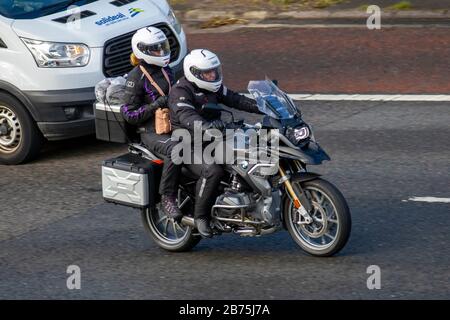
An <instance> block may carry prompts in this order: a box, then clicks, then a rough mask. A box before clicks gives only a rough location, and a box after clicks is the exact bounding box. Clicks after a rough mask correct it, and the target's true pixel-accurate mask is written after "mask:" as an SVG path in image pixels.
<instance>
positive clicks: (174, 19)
mask: <svg viewBox="0 0 450 320" xmlns="http://www.w3.org/2000/svg"><path fill="white" fill-rule="evenodd" d="M167 20H169V22H170V24H171V25H172V27H173V28H174V29H175V31H176V32H177V33H178V34H180V33H181V23H180V22H179V21H178V19H177V17H176V16H175V13H174V12H173V10H172V9H171V10H169V14H168V15H167Z"/></svg>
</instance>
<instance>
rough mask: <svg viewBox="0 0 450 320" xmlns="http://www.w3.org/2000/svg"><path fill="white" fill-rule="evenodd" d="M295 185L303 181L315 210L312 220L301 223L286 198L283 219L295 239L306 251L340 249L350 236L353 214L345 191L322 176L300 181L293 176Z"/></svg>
mask: <svg viewBox="0 0 450 320" xmlns="http://www.w3.org/2000/svg"><path fill="white" fill-rule="evenodd" d="M291 183H292V184H293V185H296V184H297V185H298V184H300V186H301V188H302V189H303V191H304V192H305V194H306V196H307V198H308V199H309V200H310V201H311V204H312V207H313V210H312V213H310V215H311V218H312V219H313V222H312V223H310V224H299V223H297V221H299V217H298V213H297V211H296V209H295V207H294V205H293V203H292V201H291V200H290V198H289V197H286V199H285V202H284V213H283V215H284V221H285V224H286V228H287V230H288V232H289V234H290V235H291V237H292V239H294V241H295V242H296V243H297V244H298V245H299V246H300V247H301V248H302V249H303V250H305V251H306V252H307V253H309V254H311V255H313V256H318V257H328V256H332V255H334V254H336V253H337V252H339V251H340V250H341V249H342V248H343V247H344V246H345V244H346V243H347V241H348V238H349V237H350V230H351V224H352V222H351V216H350V210H349V208H348V205H347V202H346V201H345V198H344V196H343V195H342V193H341V192H340V191H339V190H338V189H337V188H336V187H335V186H334V185H332V184H331V183H330V182H328V181H326V180H323V179H315V180H311V181H306V182H301V181H300V179H299V178H296V177H293V179H292V180H291Z"/></svg>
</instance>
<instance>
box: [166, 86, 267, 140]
mask: <svg viewBox="0 0 450 320" xmlns="http://www.w3.org/2000/svg"><path fill="white" fill-rule="evenodd" d="M206 103H215V104H219V103H221V104H224V105H226V106H228V107H230V108H234V109H238V110H243V111H247V112H250V113H258V114H262V113H261V112H260V111H259V109H258V107H257V105H256V101H255V100H253V99H250V98H247V97H246V96H244V95H241V94H238V93H235V92H233V91H231V90H230V89H228V88H227V87H225V86H224V85H222V86H221V87H220V89H219V91H217V92H210V91H207V90H202V89H200V88H198V87H197V86H196V85H195V84H194V83H192V82H190V81H188V80H187V79H186V78H185V77H182V78H181V79H180V80H179V81H178V82H177V83H176V85H175V86H174V87H173V88H172V91H171V92H170V96H169V108H170V121H171V123H172V126H173V127H174V128H175V129H176V128H184V129H188V130H189V131H191V132H193V131H194V121H202V122H203V123H205V122H211V121H214V120H217V119H220V114H221V112H220V111H211V110H203V111H202V110H201V108H202V105H204V104H206Z"/></svg>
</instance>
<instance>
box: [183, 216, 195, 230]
mask: <svg viewBox="0 0 450 320" xmlns="http://www.w3.org/2000/svg"><path fill="white" fill-rule="evenodd" d="M181 223H182V224H184V225H186V226H189V227H192V228H195V223H194V218H192V217H188V216H183V218H182V219H181Z"/></svg>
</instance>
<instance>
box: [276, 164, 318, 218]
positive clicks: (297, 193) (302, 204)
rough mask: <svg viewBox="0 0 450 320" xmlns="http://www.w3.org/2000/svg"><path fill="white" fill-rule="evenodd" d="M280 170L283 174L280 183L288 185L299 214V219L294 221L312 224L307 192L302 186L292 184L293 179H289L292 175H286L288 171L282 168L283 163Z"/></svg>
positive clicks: (287, 187)
mask: <svg viewBox="0 0 450 320" xmlns="http://www.w3.org/2000/svg"><path fill="white" fill-rule="evenodd" d="M278 170H279V173H280V176H281V179H280V184H284V186H285V187H286V190H287V192H288V193H289V196H290V198H291V200H292V202H293V203H294V207H295V209H296V212H297V214H298V219H297V221H294V223H297V224H299V225H302V224H311V223H312V222H313V219H312V218H311V216H310V214H309V212H311V210H312V207H311V203H310V202H309V200H308V198H306V195H305V193H304V192H303V190H302V189H301V187H299V186H295V187H294V186H292V184H291V181H290V180H289V179H290V177H289V176H288V175H286V172H285V171H284V169H283V168H282V166H281V164H280V166H279V169H278Z"/></svg>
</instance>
